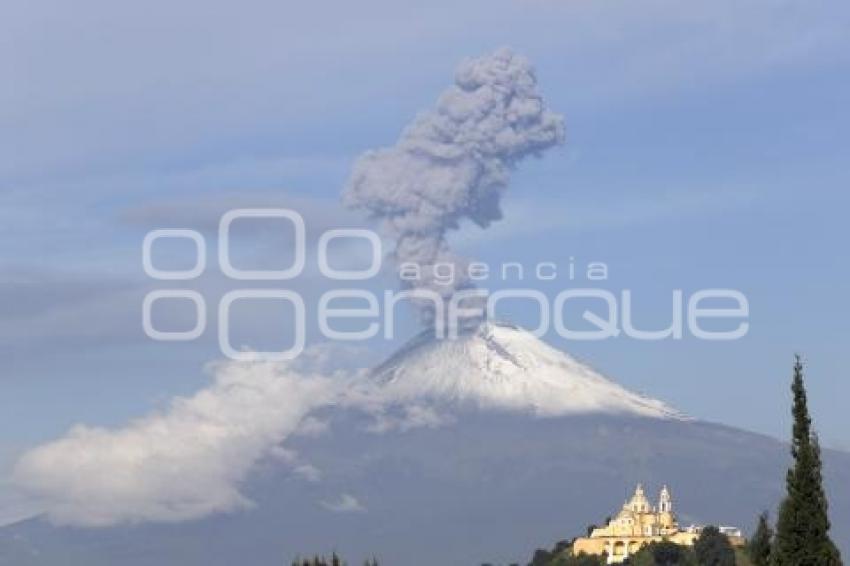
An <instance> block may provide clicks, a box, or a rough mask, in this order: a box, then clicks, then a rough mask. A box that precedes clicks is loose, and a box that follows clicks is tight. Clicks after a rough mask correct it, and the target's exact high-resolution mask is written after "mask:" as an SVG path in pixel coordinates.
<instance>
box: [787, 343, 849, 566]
mask: <svg viewBox="0 0 850 566" xmlns="http://www.w3.org/2000/svg"><path fill="white" fill-rule="evenodd" d="M791 392H792V393H793V395H794V405H793V409H792V414H793V417H794V425H793V428H792V430H791V456H792V457H793V458H794V465H793V466H792V467H791V468H790V469H789V470H788V472H787V474H786V478H785V483H786V490H787V494H786V496H785V499H784V500H783V502H782V504H781V505H780V507H779V516H778V518H777V522H776V539H775V542H774V545H773V551H772V552H771V564H773V565H774V566H840V565H841V555H840V553H839V552H838V548H837V547H836V546H835V544H834V543H833V542H832V540H831V539H830V538H829V527H830V524H829V515H828V505H827V499H826V493H825V492H824V489H823V471H822V465H823V464H822V462H821V453H820V443H819V442H818V438H817V435H816V434H814V432H813V431H812V419H811V417H810V416H809V408H808V401H807V399H806V388H805V384H804V383H803V364H802V362H801V361H800V356H796V360H795V362H794V376H793V380H792V384H791Z"/></svg>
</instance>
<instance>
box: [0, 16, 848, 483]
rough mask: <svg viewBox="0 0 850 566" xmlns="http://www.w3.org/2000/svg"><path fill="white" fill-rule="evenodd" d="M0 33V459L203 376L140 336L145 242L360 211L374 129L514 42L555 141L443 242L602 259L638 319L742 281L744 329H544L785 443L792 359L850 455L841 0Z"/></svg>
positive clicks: (204, 356)
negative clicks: (224, 225)
mask: <svg viewBox="0 0 850 566" xmlns="http://www.w3.org/2000/svg"><path fill="white" fill-rule="evenodd" d="M0 28H2V30H0V31H2V33H0V37H2V40H1V41H2V42H3V48H2V49H0V69H2V71H3V74H4V79H5V80H4V81H3V82H4V85H5V88H3V89H2V90H0V124H2V127H0V149H2V152H0V155H2V156H3V157H2V158H0V234H2V236H3V237H2V239H0V288H1V289H2V295H0V296H2V298H0V354H2V356H3V358H4V360H5V363H4V364H3V370H2V372H0V471H2V470H4V469H8V467H9V466H10V465H11V463H12V462H13V461H14V459H15V457H16V456H17V455H18V454H19V453H20V452H21V451H23V450H25V449H27V448H28V447H30V446H32V445H35V444H38V443H40V442H44V441H46V440H49V439H51V438H54V437H57V436H59V435H61V434H63V432H64V431H65V430H67V429H68V427H69V426H71V425H73V424H75V423H88V424H93V425H108V426H114V425H119V424H121V423H124V422H126V421H127V420H128V419H131V418H134V417H137V416H139V415H143V414H146V413H148V412H150V411H151V410H152V409H155V408H160V407H162V406H163V405H164V404H165V403H166V402H167V401H168V400H169V399H170V398H172V397H173V396H175V395H178V394H188V393H191V392H193V391H195V390H197V389H198V388H200V387H202V386H203V385H204V384H205V383H206V382H207V380H208V377H207V376H206V375H205V373H204V369H203V368H204V365H205V364H206V363H207V362H209V361H210V360H213V359H215V358H216V357H218V356H219V355H218V353H217V351H216V348H215V343H214V337H213V336H209V335H212V334H214V333H213V332H210V331H208V332H207V336H205V338H204V339H202V340H200V341H199V342H197V343H192V344H168V345H166V344H162V343H155V342H151V341H150V340H148V339H147V338H146V337H145V336H144V335H143V333H142V330H141V325H140V306H141V302H142V298H143V297H144V294H145V293H146V292H147V291H148V290H149V289H150V288H152V285H153V284H152V282H150V281H148V280H147V279H146V278H145V276H144V274H143V272H142V269H141V259H140V255H141V251H140V250H141V241H142V238H143V236H144V234H145V233H146V232H147V231H148V230H151V229H153V228H159V227H166V226H169V227H170V226H175V225H180V226H185V227H189V228H196V229H199V230H201V231H204V233H206V234H213V232H212V231H211V227H213V229H214V226H215V221H216V218H217V215H218V214H220V212H221V211H223V210H226V209H227V208H230V207H234V206H266V205H269V204H274V205H283V206H292V207H293V208H298V209H299V210H301V211H302V212H304V214H305V216H306V218H307V219H308V222H309V223H310V224H311V226H312V225H315V226H318V227H319V228H321V227H324V226H327V227H331V226H336V225H339V224H347V225H360V224H361V223H362V220H361V219H360V218H359V217H358V216H357V215H355V214H353V213H351V212H349V211H345V210H343V209H342V207H341V206H340V205H339V204H338V197H339V193H340V191H341V189H342V187H343V185H344V183H345V181H346V178H347V176H348V174H349V171H350V167H351V164H352V162H353V161H354V159H355V158H356V157H357V156H358V155H359V154H360V153H362V152H363V151H365V150H367V149H370V148H375V147H381V146H387V145H391V144H392V143H393V142H394V141H395V140H396V138H397V137H398V135H399V132H400V130H401V128H403V127H404V125H406V124H407V123H408V122H409V121H410V120H411V118H412V117H414V116H415V115H416V114H417V113H418V112H419V111H421V110H423V109H426V108H428V107H430V106H431V105H432V103H433V101H434V99H435V97H436V96H437V95H438V94H439V93H440V92H441V91H442V90H443V89H444V88H445V86H446V85H447V84H449V82H450V80H451V77H452V72H453V70H454V68H455V66H456V65H457V63H458V62H459V61H460V60H461V59H463V58H464V57H467V56H476V55H481V54H485V53H489V52H491V51H493V50H494V49H496V48H498V47H500V46H504V45H507V46H510V47H512V48H513V49H514V50H516V51H517V52H519V53H521V54H523V55H525V56H527V57H529V58H530V59H531V60H532V61H533V63H534V64H535V66H536V68H537V72H538V78H539V81H540V89H541V91H542V92H543V94H544V96H545V98H546V100H547V102H548V104H549V106H550V107H551V108H552V109H553V110H555V111H557V112H559V113H561V114H563V115H564V116H565V118H566V124H567V144H566V145H565V146H564V147H563V148H560V149H557V150H555V151H552V152H550V153H549V154H547V156H546V157H545V158H543V159H541V160H530V161H527V162H524V163H523V164H522V165H521V166H520V168H519V169H518V171H517V172H516V174H515V175H514V177H513V180H512V183H511V187H510V190H509V192H508V194H507V196H506V198H505V201H504V212H505V219H504V220H503V221H502V222H501V223H500V224H498V225H496V226H494V227H493V228H492V229H490V230H488V231H481V230H479V229H477V228H475V227H472V226H467V227H464V230H462V231H461V232H459V233H458V234H456V235H455V236H454V237H453V240H454V241H455V243H456V245H457V246H458V248H459V249H460V250H462V251H463V252H464V253H465V254H467V255H469V256H470V257H475V258H477V259H481V260H483V261H487V262H491V263H494V264H497V263H499V262H502V261H523V262H527V263H528V264H530V265H533V264H534V263H535V262H536V261H555V262H559V263H562V264H563V263H566V262H567V261H569V258H570V257H574V258H575V260H576V262H577V263H578V264H579V265H582V264H583V263H586V262H587V261H604V262H606V263H607V264H608V265H609V267H610V270H611V277H610V280H609V281H608V282H607V284H608V285H609V286H610V287H611V288H612V289H622V288H630V289H632V290H633V292H634V294H635V296H636V297H639V299H640V301H641V302H640V304H638V306H637V307H636V309H637V311H636V312H638V313H639V314H640V316H642V317H645V318H643V319H642V320H645V321H646V324H647V325H649V324H652V323H653V322H655V323H658V324H661V323H662V322H663V321H664V317H665V309H667V308H668V307H667V300H668V299H667V298H668V297H669V296H670V292H671V290H672V289H678V288H681V289H685V290H686V291H693V290H696V289H699V288H708V287H731V288H737V289H740V290H742V291H743V292H745V293H746V294H747V296H748V298H749V301H750V308H751V317H750V323H751V324H750V333H749V334H748V336H747V337H746V338H744V339H743V340H740V341H737V342H731V343H730V342H721V343H708V342H701V341H697V340H693V339H686V340H683V341H679V342H670V341H664V342H658V343H647V342H637V341H633V340H628V339H616V340H610V341H606V342H601V343H587V342H585V343H566V342H565V341H563V340H562V339H560V338H559V337H558V336H556V335H553V336H549V337H547V339H548V340H549V341H550V342H551V343H552V344H554V345H556V346H558V347H560V348H564V349H566V350H568V351H570V352H571V353H572V354H574V355H576V356H577V357H579V358H581V359H584V360H586V361H588V362H590V363H591V364H592V365H593V366H595V367H596V368H598V369H599V370H601V371H603V372H604V373H606V374H608V375H610V376H611V377H613V378H614V379H616V380H618V381H619V382H621V383H623V384H624V385H626V386H627V387H630V388H633V389H637V390H640V391H643V392H646V393H648V394H651V395H653V396H655V397H659V398H661V399H664V400H665V401H667V402H669V403H670V404H672V405H674V406H676V407H678V408H680V409H682V410H684V411H685V412H687V413H689V414H692V415H694V416H697V417H700V418H705V419H709V420H713V421H719V422H723V423H727V424H731V425H735V426H740V427H744V428H748V429H752V430H756V431H760V432H765V433H767V434H771V435H775V436H780V437H784V436H785V435H786V432H787V430H786V429H787V428H788V419H787V416H786V413H787V404H788V394H787V386H788V380H789V374H790V365H791V360H792V355H793V353H794V352H801V353H802V354H803V355H804V357H805V359H806V360H807V361H808V371H809V389H810V396H811V403H812V406H813V410H814V415H815V420H816V425H817V427H818V429H819V431H820V432H821V435H822V437H823V439H824V442H825V443H826V444H827V445H829V446H833V447H839V448H845V449H850V436H848V432H847V431H848V430H850V426H848V425H850V420H849V419H848V416H847V414H846V411H845V410H844V408H843V403H842V402H841V401H842V400H844V399H847V398H848V397H850V382H849V381H848V380H847V378H846V377H847V370H846V367H847V363H846V358H847V354H846V343H847V342H848V339H850V330H848V325H847V323H846V321H845V320H844V319H843V316H844V315H845V314H846V313H848V312H850V298H848V297H847V295H846V293H847V289H848V288H850V285H848V284H849V283H850V267H848V265H847V253H846V250H845V246H846V243H847V242H848V241H850V238H848V236H850V227H848V222H847V219H846V216H847V212H848V209H850V207H848V205H850V198H848V196H847V189H846V187H847V183H848V180H850V174H848V171H847V166H846V163H847V155H848V150H850V140H849V139H848V134H847V132H848V131H850V113H848V112H847V110H846V101H847V100H848V99H850V81H848V78H847V77H848V76H850V75H848V71H849V70H850V61H848V53H850V49H848V47H850V45H848V44H850V7H848V5H847V4H846V3H844V2H839V1H837V0H836V1H814V2H812V1H808V2H802V1H789V0H781V1H766V0H753V1H751V2H746V3H743V4H742V3H740V2H733V1H732V0H720V1H717V2H710V3H708V2H705V3H699V4H694V3H687V4H685V3H679V2H673V1H672V0H650V1H643V0H642V1H640V2H627V1H604V2H593V3H591V2H583V1H560V0H553V1H549V0H528V1H513V2H504V1H496V2H492V1H490V2H469V3H463V4H459V3H456V2H455V3H443V2H429V3H427V5H418V6H412V5H411V6H403V5H401V4H399V3H394V2H359V3H356V4H355V3H345V2H318V3H310V4H309V5H308V4H304V3H288V2H244V3H239V4H238V6H237V5H236V4H226V3H210V2H193V1H189V2H183V3H180V4H179V5H174V4H173V3H166V2H150V3H143V4H136V5H127V4H124V5H118V4H115V3H111V2H105V1H104V2H75V3H60V2H39V3H33V2H24V1H20V2H16V1H12V2H8V3H7V4H6V5H5V8H4V17H3V18H2V23H0ZM255 251H256V250H255ZM172 253H173V256H174V261H175V262H178V263H179V261H180V260H179V259H178V256H179V250H177V249H175V250H173V252H172ZM258 253H260V255H262V248H261V249H260V251H259V252H258ZM384 284H385V285H387V286H391V285H392V281H390V280H387V281H385V282H384ZM563 284H564V282H563V281H559V282H558V285H559V286H563ZM199 285H200V287H201V290H203V291H204V292H205V293H207V294H208V296H210V297H215V296H216V295H220V294H221V293H222V292H224V291H226V290H229V289H228V288H227V285H228V283H227V282H226V281H224V280H223V279H221V278H220V277H216V276H215V275H210V276H209V277H204V278H203V280H202V281H200V282H199ZM302 285H304V287H305V289H309V290H310V291H311V292H318V290H317V289H316V285H315V283H314V282H309V281H308V282H304V283H302ZM319 287H320V286H319ZM556 287H557V286H551V287H547V286H545V285H541V289H544V290H546V291H548V292H553V291H556V290H557V288H556ZM175 316H178V317H179V315H175ZM513 316H514V318H516V319H517V321H518V322H520V323H525V324H533V323H534V319H533V315H532V314H531V313H530V312H525V311H521V310H520V311H517V312H515V313H513ZM270 324H271V323H270V322H269V321H268V320H266V319H265V318H263V317H262V316H259V318H258V319H257V320H256V322H255V323H254V324H253V327H254V331H255V333H256V334H257V335H258V336H262V335H263V334H264V333H265V331H266V330H267V329H269V328H270V326H269V325H270ZM406 328H407V329H408V330H409V332H410V333H411V334H412V333H413V332H414V331H415V323H414V322H413V321H407V323H406ZM394 346H395V345H394V344H376V345H374V348H373V349H372V351H371V355H372V356H373V357H374V358H375V359H376V360H377V359H380V357H381V356H383V355H385V354H386V353H387V352H389V351H391V349H392V348H393V347H394Z"/></svg>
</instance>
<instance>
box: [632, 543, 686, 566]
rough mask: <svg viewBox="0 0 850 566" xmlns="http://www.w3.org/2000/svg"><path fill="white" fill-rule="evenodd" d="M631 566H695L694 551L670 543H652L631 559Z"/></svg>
mask: <svg viewBox="0 0 850 566" xmlns="http://www.w3.org/2000/svg"><path fill="white" fill-rule="evenodd" d="M629 564H630V565H631V566H694V565H695V564H696V559H695V558H694V553H693V551H692V550H691V549H690V548H688V547H686V546H682V545H679V544H675V543H672V542H669V541H663V542H651V543H649V544H648V545H646V546H644V547H642V548H641V549H640V550H639V551H637V552H636V553H635V554H634V555H633V556H632V557H630V558H629Z"/></svg>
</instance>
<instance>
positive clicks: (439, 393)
mask: <svg viewBox="0 0 850 566" xmlns="http://www.w3.org/2000/svg"><path fill="white" fill-rule="evenodd" d="M374 376H375V378H376V379H377V381H378V382H379V383H380V384H381V385H382V386H383V388H384V389H385V390H386V392H387V393H388V394H389V395H391V396H393V397H396V398H398V399H401V400H409V399H422V398H431V399H436V400H440V401H450V402H460V403H472V404H475V405H478V406H481V407H485V408H489V407H498V408H505V409H520V410H530V411H532V412H534V413H535V414H538V415H548V416H554V415H562V414H573V413H593V412H604V413H617V414H631V415H640V416H647V417H658V418H683V415H682V414H681V413H679V412H678V411H676V410H674V409H672V408H670V407H668V406H667V405H665V404H664V403H663V402H661V401H658V400H655V399H650V398H647V397H643V396H641V395H638V394H636V393H632V392H630V391H628V390H627V389H625V388H623V387H622V386H620V385H618V384H616V383H614V382H613V381H611V380H609V379H606V378H605V377H603V376H602V375H600V374H599V373H597V372H595V371H594V370H593V369H591V368H590V367H588V366H586V365H584V364H582V363H580V362H578V361H576V360H575V359H573V358H572V357H570V356H569V355H568V354H565V353H564V352H561V351H559V350H556V349H554V348H552V347H551V346H549V345H547V344H546V343H544V342H543V341H542V340H540V339H539V338H537V337H535V336H534V335H533V334H531V333H530V332H528V331H525V330H523V329H521V328H519V327H516V326H513V325H510V324H506V323H484V324H482V325H481V326H479V327H478V328H477V329H475V330H474V331H471V332H468V333H466V334H464V335H462V336H460V337H458V338H457V339H451V340H449V339H444V340H437V339H435V338H434V337H433V334H432V333H430V332H428V331H426V332H423V333H422V334H420V335H419V336H417V337H416V338H414V339H413V340H411V341H410V342H409V343H408V344H407V345H406V346H405V347H403V348H402V349H401V350H400V351H399V352H398V353H396V354H395V355H394V356H392V357H391V358H390V359H389V360H387V361H386V362H385V363H384V364H382V365H381V366H379V367H378V368H376V369H375V371H374Z"/></svg>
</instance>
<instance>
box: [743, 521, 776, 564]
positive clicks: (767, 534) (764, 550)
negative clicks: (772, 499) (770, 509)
mask: <svg viewBox="0 0 850 566" xmlns="http://www.w3.org/2000/svg"><path fill="white" fill-rule="evenodd" d="M772 544H773V529H772V528H771V526H770V521H769V520H768V515H767V511H764V512H763V513H762V514H761V515H759V521H758V525H757V526H756V530H755V532H754V533H753V536H752V538H750V541H749V543H747V556H749V557H750V561H752V563H753V566H769V565H770V551H771V545H772Z"/></svg>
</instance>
